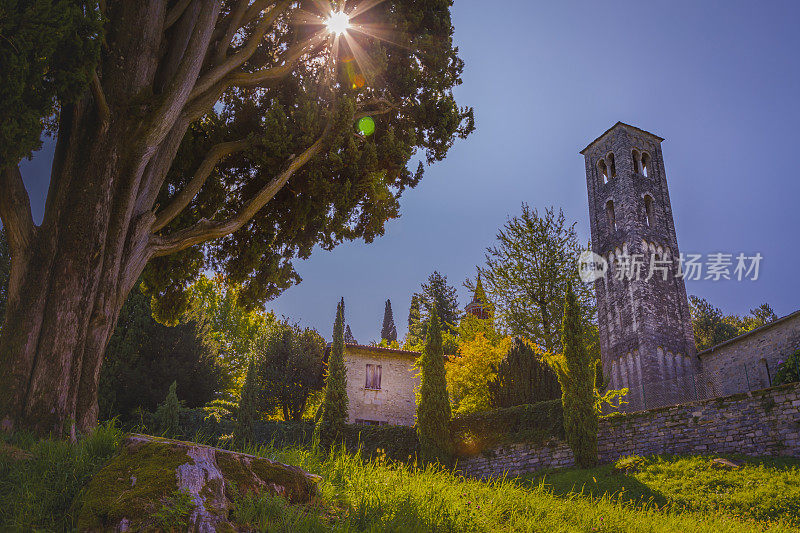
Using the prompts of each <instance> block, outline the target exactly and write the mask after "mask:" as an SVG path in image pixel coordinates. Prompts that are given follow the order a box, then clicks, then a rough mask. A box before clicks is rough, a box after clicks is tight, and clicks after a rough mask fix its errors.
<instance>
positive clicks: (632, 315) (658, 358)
mask: <svg viewBox="0 0 800 533" xmlns="http://www.w3.org/2000/svg"><path fill="white" fill-rule="evenodd" d="M662 141H663V139H662V138H661V137H658V136H657V135H653V134H652V133H649V132H647V131H644V130H641V129H639V128H636V127H634V126H631V125H628V124H624V123H622V122H617V123H616V124H615V125H614V126H612V127H611V128H610V129H608V130H607V131H606V132H605V133H603V134H602V135H601V136H600V137H598V138H597V139H595V140H594V141H592V142H591V143H590V144H589V146H587V147H586V148H584V149H583V150H582V151H581V154H582V155H583V156H584V158H585V162H586V186H587V191H588V195H589V221H590V228H591V235H592V251H593V252H594V253H595V254H597V256H600V257H599V258H597V259H599V261H600V262H601V263H603V262H604V263H605V264H606V265H607V267H608V271H607V272H605V275H602V276H598V277H597V279H596V280H595V282H594V283H595V291H596V295H597V315H598V326H599V333H600V352H601V359H602V363H603V374H604V375H605V376H606V378H607V379H609V380H610V385H609V386H610V388H613V389H620V388H628V389H630V392H629V394H628V397H627V400H628V405H627V406H625V407H624V410H627V411H636V410H641V409H649V408H653V407H659V406H664V405H673V404H678V403H684V402H689V401H695V400H700V399H704V398H715V397H720V396H725V395H730V394H736V393H741V392H749V391H754V390H758V389H762V388H766V387H770V386H772V379H773V377H774V375H775V371H776V368H777V366H778V364H779V362H780V361H781V360H785V359H787V358H788V357H789V356H790V355H791V354H792V353H793V352H794V351H795V350H798V349H800V311H798V312H796V313H793V314H791V315H788V316H785V317H783V318H781V319H778V320H776V321H774V322H771V323H769V324H766V325H765V326H762V327H761V328H758V329H755V330H753V331H751V332H748V333H745V334H743V335H740V336H738V337H736V338H734V339H731V340H729V341H726V342H724V343H721V344H719V345H717V346H714V347H712V348H709V349H708V350H705V351H703V352H701V353H699V354H697V353H696V349H695V342H694V333H693V331H692V320H691V315H690V311H689V302H688V300H687V297H686V287H685V285H684V281H683V278H682V276H681V275H680V259H679V258H680V253H679V251H678V240H677V237H676V235H675V223H674V221H673V217H672V208H671V205H670V198H669V190H668V188H667V178H666V171H665V168H664V159H663V157H662V154H661V142H662Z"/></svg>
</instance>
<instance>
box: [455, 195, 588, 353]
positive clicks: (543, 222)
mask: <svg viewBox="0 0 800 533" xmlns="http://www.w3.org/2000/svg"><path fill="white" fill-rule="evenodd" d="M583 249H585V248H583V247H581V245H580V244H579V243H578V236H577V233H576V232H575V223H572V224H570V223H568V222H567V221H566V217H565V216H564V213H563V212H562V211H561V210H558V212H556V211H555V209H553V208H552V207H548V208H546V209H545V210H544V212H543V213H541V214H540V213H539V212H538V211H537V210H536V209H535V208H534V209H531V208H530V207H529V206H528V205H527V204H524V203H523V204H522V213H521V214H520V215H518V216H515V217H512V218H510V219H509V220H508V221H507V222H506V223H505V225H504V226H503V227H502V228H501V229H500V231H498V233H497V244H495V246H492V247H490V248H488V249H487V250H486V264H485V266H482V267H478V274H479V275H480V276H481V278H482V279H483V285H484V287H485V291H486V295H487V297H488V299H489V300H490V301H491V303H492V309H493V312H494V319H495V322H496V324H497V326H498V327H499V328H500V329H502V330H504V331H505V332H506V333H508V334H510V335H513V336H515V337H522V338H525V339H528V340H529V341H531V342H532V343H534V344H536V345H538V346H539V347H540V348H542V349H543V350H545V351H547V352H550V353H557V352H560V351H561V350H562V346H561V319H562V317H563V316H564V301H565V298H566V293H567V286H568V285H569V284H570V283H572V285H573V286H574V290H575V293H576V297H577V298H578V301H579V302H580V304H581V305H580V310H581V313H582V314H581V320H582V326H583V327H582V330H583V332H584V334H586V335H587V342H588V344H589V345H591V346H592V348H591V349H590V351H591V352H592V353H594V352H596V351H597V350H596V343H595V342H594V341H593V338H594V337H596V327H595V326H594V315H595V312H594V298H593V292H592V288H591V286H590V285H588V284H585V283H581V282H580V279H579V278H578V257H579V256H580V253H581V251H582V250H583ZM467 285H468V287H469V288H471V289H473V288H474V286H472V285H471V283H468V284H467Z"/></svg>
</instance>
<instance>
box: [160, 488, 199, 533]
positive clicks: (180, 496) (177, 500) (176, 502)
mask: <svg viewBox="0 0 800 533" xmlns="http://www.w3.org/2000/svg"><path fill="white" fill-rule="evenodd" d="M192 511H194V498H193V497H192V495H191V494H189V493H188V492H186V491H182V490H175V491H173V492H172V494H170V495H169V496H167V497H166V498H165V499H164V503H163V504H162V505H161V509H159V510H158V511H156V512H155V514H154V515H153V522H154V525H155V527H156V528H157V529H158V530H159V531H186V530H187V529H188V527H189V518H190V517H191V515H192Z"/></svg>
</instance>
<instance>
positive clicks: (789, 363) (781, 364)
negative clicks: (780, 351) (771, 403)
mask: <svg viewBox="0 0 800 533" xmlns="http://www.w3.org/2000/svg"><path fill="white" fill-rule="evenodd" d="M797 381H800V350H796V351H795V352H794V353H793V354H791V355H790V356H789V357H788V358H786V360H785V361H778V369H777V371H776V372H775V379H773V380H772V384H773V385H783V384H784V383H795V382H797Z"/></svg>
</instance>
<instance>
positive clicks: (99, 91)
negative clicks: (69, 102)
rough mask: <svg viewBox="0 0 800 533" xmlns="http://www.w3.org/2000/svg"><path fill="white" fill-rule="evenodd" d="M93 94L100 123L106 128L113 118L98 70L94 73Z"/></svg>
mask: <svg viewBox="0 0 800 533" xmlns="http://www.w3.org/2000/svg"><path fill="white" fill-rule="evenodd" d="M92 94H93V95H94V100H95V103H96V104H97V113H98V114H99V115H100V122H101V123H102V124H103V125H104V126H105V125H107V124H108V121H109V118H110V117H111V111H110V110H109V108H108V102H107V101H106V95H105V93H104V92H103V86H102V85H101V84H100V78H99V77H98V76H97V71H96V70H95V71H94V72H93V73H92Z"/></svg>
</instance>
